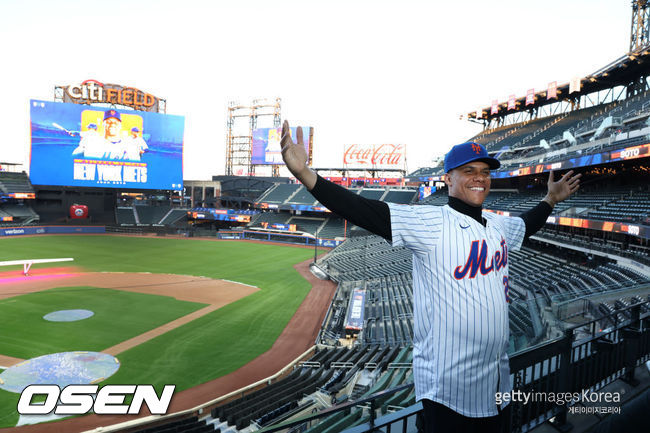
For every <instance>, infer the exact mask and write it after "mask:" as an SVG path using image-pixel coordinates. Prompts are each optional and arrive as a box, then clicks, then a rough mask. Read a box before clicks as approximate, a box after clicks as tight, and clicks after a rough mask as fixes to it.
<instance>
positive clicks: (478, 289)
mask: <svg viewBox="0 0 650 433" xmlns="http://www.w3.org/2000/svg"><path fill="white" fill-rule="evenodd" d="M389 207H390V218H391V230H392V239H393V245H394V246H405V247H407V248H409V249H410V250H411V251H412V252H413V315H414V317H413V319H414V334H415V335H414V348H413V373H414V378H415V390H416V396H417V399H418V400H420V399H424V398H426V399H429V400H432V401H436V402H438V403H441V404H444V405H445V406H447V407H449V408H451V409H452V410H454V411H456V412H458V413H460V414H462V415H465V416H469V417H487V416H493V415H496V414H497V406H496V402H495V400H494V395H495V393H496V392H498V391H500V392H509V391H510V390H511V386H510V371H509V370H510V369H509V363H508V356H507V354H506V349H507V347H508V338H509V328H508V326H509V325H508V303H507V302H508V299H507V296H508V250H510V251H515V250H517V249H519V248H520V247H521V243H522V241H523V239H524V234H525V231H526V227H525V224H524V222H523V220H522V219H521V218H509V217H504V216H501V215H497V214H493V213H489V212H484V213H483V217H484V218H485V220H486V221H487V224H486V225H485V226H483V225H482V224H481V223H479V222H478V221H476V220H474V219H473V218H471V217H469V216H467V215H465V214H462V213H460V212H457V211H455V210H454V209H452V208H450V207H449V206H448V205H447V206H404V205H395V204H391V203H389ZM504 293H505V296H504Z"/></svg>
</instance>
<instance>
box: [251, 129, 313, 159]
mask: <svg viewBox="0 0 650 433" xmlns="http://www.w3.org/2000/svg"><path fill="white" fill-rule="evenodd" d="M296 128H302V137H303V142H304V144H305V151H307V155H309V149H310V148H311V146H312V144H313V140H314V128H312V127H310V126H297V127H292V128H291V137H292V138H293V141H294V142H295V141H296ZM281 139H282V128H257V129H254V130H253V149H252V154H251V163H252V164H253V165H282V164H284V162H283V161H282V147H281V145H280V140H281Z"/></svg>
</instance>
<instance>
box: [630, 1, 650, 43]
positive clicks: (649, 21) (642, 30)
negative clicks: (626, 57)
mask: <svg viewBox="0 0 650 433" xmlns="http://www.w3.org/2000/svg"><path fill="white" fill-rule="evenodd" d="M648 6H649V5H648V0H632V32H631V34H630V52H634V51H637V50H640V49H641V48H644V47H646V46H647V45H648V43H649V42H650V7H648Z"/></svg>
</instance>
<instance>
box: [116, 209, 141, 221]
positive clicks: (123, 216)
mask: <svg viewBox="0 0 650 433" xmlns="http://www.w3.org/2000/svg"><path fill="white" fill-rule="evenodd" d="M135 215H136V214H135V210H134V209H133V208H132V207H117V208H115V221H117V223H118V224H119V225H135V224H136V223H137V222H136V219H135Z"/></svg>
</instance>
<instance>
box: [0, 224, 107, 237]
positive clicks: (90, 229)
mask: <svg viewBox="0 0 650 433" xmlns="http://www.w3.org/2000/svg"><path fill="white" fill-rule="evenodd" d="M74 233H93V234H98V233H106V227H104V226H30V227H4V228H0V236H21V235H48V234H50V235H51V234H74Z"/></svg>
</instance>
